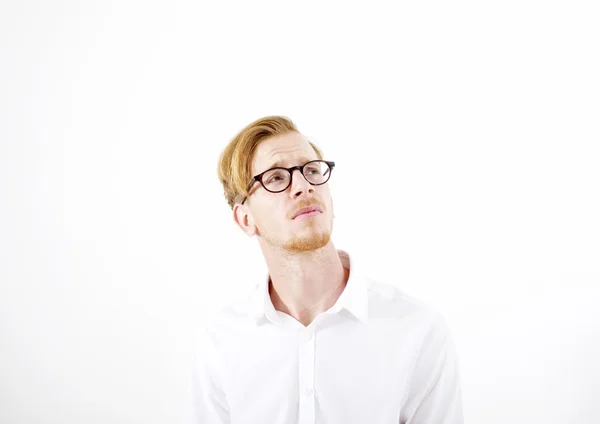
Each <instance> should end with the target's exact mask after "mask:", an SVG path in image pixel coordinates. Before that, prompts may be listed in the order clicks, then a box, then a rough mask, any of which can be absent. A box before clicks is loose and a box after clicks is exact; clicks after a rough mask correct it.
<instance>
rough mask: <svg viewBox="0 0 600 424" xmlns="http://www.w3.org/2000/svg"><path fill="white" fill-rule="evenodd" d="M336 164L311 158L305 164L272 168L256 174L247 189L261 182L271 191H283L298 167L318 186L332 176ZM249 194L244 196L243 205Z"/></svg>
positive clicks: (307, 179)
mask: <svg viewBox="0 0 600 424" xmlns="http://www.w3.org/2000/svg"><path fill="white" fill-rule="evenodd" d="M334 166H335V162H331V161H326V160H311V161H310V162H307V163H305V164H304V165H298V166H292V167H291V168H281V167H277V168H271V169H267V170H266V171H264V172H261V173H260V174H258V175H255V176H254V177H253V178H252V181H251V182H250V185H248V189H247V190H246V191H248V192H249V191H250V189H251V188H252V186H253V185H254V183H255V182H257V181H258V182H260V183H261V184H262V186H263V187H264V188H265V190H267V191H269V192H271V193H281V192H282V191H285V190H287V188H288V187H289V186H290V184H291V183H292V174H293V172H294V171H295V170H296V169H298V170H299V171H300V173H301V174H302V175H303V176H304V179H305V180H306V181H308V182H309V183H310V184H311V185H314V186H318V185H322V184H325V183H326V182H327V181H329V177H331V170H332V169H333V167H334ZM247 198H248V196H244V199H243V200H242V205H243V204H244V202H245V201H246V199H247Z"/></svg>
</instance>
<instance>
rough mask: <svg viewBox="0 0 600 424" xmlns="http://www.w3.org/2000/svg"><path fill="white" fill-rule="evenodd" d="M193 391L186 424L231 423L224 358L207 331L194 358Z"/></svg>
mask: <svg viewBox="0 0 600 424" xmlns="http://www.w3.org/2000/svg"><path fill="white" fill-rule="evenodd" d="M190 390H191V405H190V408H189V410H188V413H187V417H186V424H208V423H210V424H229V423H230V418H229V406H228V404H227V399H226V395H225V387H224V367H223V360H222V357H221V356H220V355H219V352H218V351H217V349H216V347H215V345H214V342H213V340H212V339H211V337H210V335H209V332H208V331H206V330H205V331H204V332H203V334H202V336H201V338H200V343H199V348H198V351H197V353H196V356H195V358H194V362H193V367H192V378H191V388H190Z"/></svg>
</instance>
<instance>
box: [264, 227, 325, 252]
mask: <svg viewBox="0 0 600 424" xmlns="http://www.w3.org/2000/svg"><path fill="white" fill-rule="evenodd" d="M258 236H259V237H260V238H261V239H262V240H263V241H264V242H266V244H267V245H270V246H272V247H274V248H276V249H278V250H282V251H285V252H288V253H299V252H309V251H313V250H317V249H320V248H322V247H324V246H326V245H327V243H329V240H330V239H331V231H328V230H325V231H322V232H319V233H313V234H310V235H307V236H298V235H295V234H294V235H292V236H291V237H290V238H288V239H287V240H281V239H279V240H278V239H277V238H275V237H272V236H271V235H270V234H266V233H265V232H263V231H260V230H259V231H258Z"/></svg>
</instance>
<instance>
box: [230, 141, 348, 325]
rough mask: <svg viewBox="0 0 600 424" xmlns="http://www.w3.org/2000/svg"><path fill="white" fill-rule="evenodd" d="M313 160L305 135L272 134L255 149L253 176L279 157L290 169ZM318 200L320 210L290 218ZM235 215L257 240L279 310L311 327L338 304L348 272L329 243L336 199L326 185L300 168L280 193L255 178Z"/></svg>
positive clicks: (235, 206)
mask: <svg viewBox="0 0 600 424" xmlns="http://www.w3.org/2000/svg"><path fill="white" fill-rule="evenodd" d="M315 159H318V157H317V154H316V153H315V151H314V150H313V149H312V147H311V146H310V144H309V143H308V140H307V139H306V137H305V136H303V135H302V134H299V133H296V132H290V133H287V134H282V135H278V136H273V137H269V138H267V139H265V140H263V141H262V142H261V143H260V144H259V145H258V147H257V149H256V152H255V154H254V157H253V159H252V175H257V174H259V173H261V172H263V171H265V170H267V169H269V168H272V167H273V166H275V165H273V164H274V163H275V162H277V161H281V162H282V164H281V165H280V166H283V167H286V168H287V167H290V166H294V165H303V164H304V163H306V162H307V161H309V160H315ZM315 204H316V205H318V206H320V207H321V209H322V211H323V212H322V213H320V214H317V215H315V216H312V217H309V218H307V219H302V220H296V219H292V217H293V216H294V214H295V213H296V212H297V211H298V210H299V209H300V208H302V207H306V206H311V205H315ZM233 216H234V220H235V222H236V224H237V225H238V226H239V227H240V228H241V229H242V231H244V232H245V233H246V234H247V235H248V236H250V237H253V236H256V237H257V238H258V242H259V245H260V248H261V250H262V252H263V256H264V258H265V261H266V263H267V267H268V270H269V276H270V283H269V294H270V296H271V300H272V302H273V306H274V307H275V309H276V310H278V311H281V312H283V313H286V314H288V315H290V316H291V317H293V318H295V319H296V320H297V321H298V322H300V323H302V324H303V325H305V326H308V325H309V324H310V323H311V322H312V321H313V320H314V318H315V317H316V316H317V315H318V314H320V313H322V312H324V311H326V310H327V309H329V308H330V307H332V306H333V305H334V304H335V302H336V301H337V299H338V298H339V296H340V295H341V294H342V292H343V291H344V288H345V287H346V283H347V282H348V277H349V270H348V269H346V268H344V267H343V265H342V262H341V260H340V257H339V256H338V253H337V250H336V248H335V246H334V245H333V242H332V241H331V232H332V230H333V201H332V198H331V192H330V190H329V184H328V183H325V184H323V185H320V186H313V185H311V184H310V183H309V182H308V181H306V179H305V178H304V177H303V176H302V174H301V173H300V171H298V170H296V171H294V174H293V176H292V183H291V184H290V186H289V187H288V188H287V190H285V191H283V192H281V193H270V192H268V191H266V190H265V189H264V188H263V187H262V185H261V184H260V183H258V182H256V183H255V184H254V186H253V187H252V189H251V190H250V193H249V196H248V200H246V202H245V203H244V205H241V204H239V203H237V204H235V205H234V208H233Z"/></svg>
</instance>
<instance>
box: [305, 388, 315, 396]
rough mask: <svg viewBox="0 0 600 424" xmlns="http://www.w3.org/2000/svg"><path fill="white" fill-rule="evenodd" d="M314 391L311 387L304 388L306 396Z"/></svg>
mask: <svg viewBox="0 0 600 424" xmlns="http://www.w3.org/2000/svg"><path fill="white" fill-rule="evenodd" d="M314 393H315V391H314V390H313V389H306V390H304V394H305V395H306V396H312V395H313V394H314Z"/></svg>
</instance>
